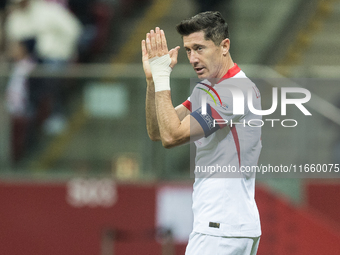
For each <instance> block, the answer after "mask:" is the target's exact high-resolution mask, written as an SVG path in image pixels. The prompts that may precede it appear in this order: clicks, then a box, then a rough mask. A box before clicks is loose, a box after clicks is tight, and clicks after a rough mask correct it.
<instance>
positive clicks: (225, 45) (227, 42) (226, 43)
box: [221, 38, 230, 56]
mask: <svg viewBox="0 0 340 255" xmlns="http://www.w3.org/2000/svg"><path fill="white" fill-rule="evenodd" d="M221 47H222V53H223V56H227V54H228V52H229V49H230V40H229V38H226V39H224V40H223V41H222V42H221Z"/></svg>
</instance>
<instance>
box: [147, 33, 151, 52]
mask: <svg viewBox="0 0 340 255" xmlns="http://www.w3.org/2000/svg"><path fill="white" fill-rule="evenodd" d="M146 50H147V52H148V55H149V57H150V56H151V53H152V49H151V37H150V34H149V33H147V34H146Z"/></svg>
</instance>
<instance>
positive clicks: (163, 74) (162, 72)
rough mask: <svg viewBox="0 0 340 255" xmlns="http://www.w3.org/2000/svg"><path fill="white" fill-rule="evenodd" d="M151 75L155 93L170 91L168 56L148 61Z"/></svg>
mask: <svg viewBox="0 0 340 255" xmlns="http://www.w3.org/2000/svg"><path fill="white" fill-rule="evenodd" d="M149 64H150V68H151V73H152V77H153V81H154V84H155V92H158V91H163V90H170V73H171V71H172V68H171V67H170V64H171V59H170V55H169V54H166V55H164V56H162V57H154V58H152V59H149Z"/></svg>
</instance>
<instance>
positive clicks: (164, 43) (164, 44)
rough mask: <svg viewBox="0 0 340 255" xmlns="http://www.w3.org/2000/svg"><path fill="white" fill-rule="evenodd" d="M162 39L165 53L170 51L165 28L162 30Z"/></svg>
mask: <svg viewBox="0 0 340 255" xmlns="http://www.w3.org/2000/svg"><path fill="white" fill-rule="evenodd" d="M161 40H162V50H163V52H164V53H168V45H167V43H166V38H165V34H164V31H163V29H162V30H161Z"/></svg>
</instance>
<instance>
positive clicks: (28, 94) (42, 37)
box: [0, 0, 113, 162]
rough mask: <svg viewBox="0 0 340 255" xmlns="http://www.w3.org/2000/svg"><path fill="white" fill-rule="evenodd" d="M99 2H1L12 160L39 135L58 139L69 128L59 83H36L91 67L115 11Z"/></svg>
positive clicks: (2, 59) (92, 0)
mask: <svg viewBox="0 0 340 255" xmlns="http://www.w3.org/2000/svg"><path fill="white" fill-rule="evenodd" d="M109 7H111V6H110V4H108V3H107V2H104V1H100V0H1V4H0V8H1V9H0V15H1V47H0V48H1V61H6V62H10V63H11V73H10V74H9V79H8V82H7V87H6V102H5V103H6V107H7V109H8V112H9V114H10V118H11V126H12V127H11V133H12V134H11V136H12V138H11V143H12V145H11V146H12V161H13V162H17V161H19V160H20V159H21V158H22V156H23V154H24V152H25V151H27V148H30V147H32V146H34V143H35V139H36V138H37V132H44V133H45V134H47V135H56V134H60V133H61V132H63V131H64V130H65V128H66V127H67V121H66V116H65V109H64V108H65V107H64V104H65V102H64V100H63V99H64V98H63V96H64V95H65V94H67V93H68V91H67V90H68V89H67V87H66V86H65V84H64V83H65V82H64V81H63V80H61V79H59V78H50V77H48V78H41V77H40V78H34V77H31V76H30V74H32V72H34V70H35V68H36V67H37V65H39V64H43V65H44V67H45V68H46V72H53V71H60V70H63V69H65V68H67V67H68V66H69V65H70V64H72V63H86V62H92V61H93V59H94V57H95V56H96V54H98V53H100V51H102V50H103V48H104V47H105V43H106V42H107V40H106V39H107V38H108V35H109V28H110V26H109V24H110V20H111V18H112V14H113V9H112V8H109Z"/></svg>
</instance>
